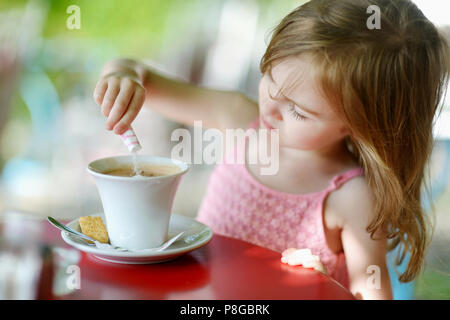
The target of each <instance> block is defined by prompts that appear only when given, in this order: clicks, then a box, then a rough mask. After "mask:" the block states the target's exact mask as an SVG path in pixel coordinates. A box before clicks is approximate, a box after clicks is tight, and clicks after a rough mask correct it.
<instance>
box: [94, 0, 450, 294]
mask: <svg viewBox="0 0 450 320" xmlns="http://www.w3.org/2000/svg"><path fill="white" fill-rule="evenodd" d="M373 5H376V6H378V8H379V9H380V13H381V14H380V18H381V20H380V27H381V28H380V29H376V28H375V29H372V28H369V27H368V23H367V20H368V19H369V17H370V16H371V15H370V14H368V13H367V12H368V10H367V9H368V7H369V6H373ZM448 54H449V50H448V45H447V43H446V42H445V40H444V38H443V37H442V36H441V35H440V34H439V33H438V31H437V29H436V28H435V27H434V26H433V24H432V23H431V22H430V21H428V20H427V19H426V18H425V17H424V15H423V14H422V12H421V11H420V10H419V9H418V8H417V7H416V6H415V5H414V4H413V3H412V2H411V1H409V0H370V1H366V0H312V1H310V2H308V3H306V4H304V5H302V6H301V7H299V8H297V9H295V10H294V11H293V12H291V13H290V14H289V15H288V16H286V17H285V18H284V19H283V20H282V21H281V23H280V24H279V25H278V27H277V28H276V29H275V31H274V33H273V36H272V39H271V42H270V44H269V46H268V48H267V51H266V52H265V54H264V56H263V58H262V61H261V72H262V75H263V77H262V79H261V82H260V86H259V103H258V104H257V103H256V102H253V101H251V100H250V99H248V98H246V97H245V96H244V95H242V94H240V93H236V92H227V91H219V90H210V89H205V88H200V87H195V86H192V85H189V84H186V83H182V82H179V81H175V80H171V79H167V78H165V77H162V76H160V75H158V74H156V73H155V72H152V71H151V70H150V69H149V68H148V67H146V66H145V65H144V64H142V63H139V62H136V61H131V60H115V61H112V62H110V63H108V64H106V65H105V67H104V69H103V74H102V77H101V79H100V81H99V83H98V84H97V87H96V89H95V92H94V98H95V100H96V101H97V103H98V104H99V105H101V109H102V112H103V114H104V115H105V116H106V117H108V119H107V122H106V127H107V129H109V130H114V132H115V133H117V134H121V133H123V132H124V131H125V130H126V129H127V128H128V127H129V125H130V124H131V123H132V121H133V120H134V118H135V117H136V115H137V114H138V112H139V110H140V108H141V106H142V104H143V103H144V100H146V102H148V103H147V105H148V106H149V107H150V108H152V109H153V110H157V111H159V112H160V113H161V114H163V115H165V116H167V117H168V118H170V119H173V120H175V121H178V122H181V123H184V124H188V125H192V124H193V122H194V120H202V121H203V124H204V125H205V126H206V127H210V128H218V129H220V130H222V131H225V130H226V129H229V128H249V127H253V128H257V127H260V128H266V129H270V130H272V129H278V130H279V131H278V132H279V170H278V172H277V173H276V174H275V175H261V174H260V170H259V169H260V168H261V166H260V165H259V164H249V163H248V161H246V163H245V164H243V165H241V164H233V163H226V162H225V163H223V164H219V165H217V167H216V168H215V170H214V172H213V173H212V176H211V178H210V180H209V185H208V189H207V192H206V196H205V199H204V201H203V203H202V205H201V208H200V211H199V213H198V220H200V221H202V222H204V223H206V224H208V225H209V226H210V227H211V228H212V229H213V231H214V232H216V233H220V234H224V235H227V236H231V237H236V238H240V239H243V240H245V241H249V242H252V243H255V244H258V245H260V246H264V247H268V248H270V249H273V250H277V251H279V252H284V256H283V261H284V262H287V263H290V264H304V265H305V266H316V267H317V268H322V267H323V269H325V270H326V271H327V273H328V274H329V275H330V276H332V277H333V278H335V279H336V280H337V281H339V282H341V283H342V284H343V285H344V286H346V287H347V288H349V289H350V290H351V292H352V293H353V294H354V295H355V296H356V297H357V298H362V299H390V298H392V292H391V286H390V280H389V275H388V270H387V267H386V252H387V250H388V249H391V248H395V247H396V246H397V245H401V246H402V247H401V248H402V251H401V255H400V257H399V259H398V260H399V261H398V262H399V263H400V262H401V261H402V260H403V258H404V255H405V254H406V253H409V254H410V260H409V263H408V266H407V269H406V271H405V272H404V273H403V274H401V275H400V277H399V279H400V281H402V282H408V281H411V280H413V279H414V278H416V277H417V275H418V274H419V272H420V270H421V267H422V264H423V261H424V256H425V249H426V247H427V244H428V243H429V234H430V233H429V231H430V230H429V223H428V220H427V217H426V213H425V212H424V211H423V209H422V207H421V194H422V190H421V186H422V184H423V182H425V180H424V176H425V171H426V164H427V161H428V159H429V156H430V153H431V150H432V143H433V136H432V124H433V118H434V116H435V113H436V110H437V108H438V105H439V102H440V99H441V93H442V91H443V89H444V88H445V86H446V81H447V76H448V61H447V59H448V58H447V57H448ZM146 97H147V99H146ZM235 151H236V152H245V159H249V157H250V155H252V154H253V155H254V154H256V153H257V152H258V150H257V146H256V145H247V144H245V145H244V146H238V148H237V149H236V150H235ZM226 157H228V155H227V156H226ZM388 239H391V241H390V242H389V246H388V241H387V240H388ZM288 248H299V249H300V248H308V249H310V250H311V251H310V252H309V251H308V250H303V251H301V252H300V253H302V254H300V255H298V254H294V255H292V251H293V250H292V249H289V250H287V251H285V250H286V249H288ZM294 253H295V252H294ZM314 256H317V257H318V258H319V259H320V261H321V264H320V263H319V264H317V263H316V264H314V263H312V264H311V261H314ZM374 277H378V278H374ZM374 279H375V280H374Z"/></svg>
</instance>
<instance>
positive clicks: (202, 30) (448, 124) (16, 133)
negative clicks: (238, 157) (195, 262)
mask: <svg viewBox="0 0 450 320" xmlns="http://www.w3.org/2000/svg"><path fill="white" fill-rule="evenodd" d="M440 1H441V2H439V3H438V2H436V1H431V0H430V1H423V0H422V1H417V3H418V5H419V7H421V5H423V6H424V8H425V7H426V8H427V10H428V11H427V12H426V14H427V15H428V14H429V16H430V17H433V18H434V17H436V18H435V19H436V20H435V21H436V22H439V23H440V24H442V23H443V24H450V18H445V17H444V18H441V15H439V11H441V12H445V10H439V8H440V7H441V5H442V4H443V3H446V1H447V0H440ZM303 2H305V1H293V0H243V1H240V0H189V1H186V0H164V1H163V0H158V1H157V0H149V1H141V0H128V1H119V0H97V1H92V0H84V1H75V0H73V1H65V0H47V1H46V0H29V1H25V0H2V1H1V2H0V168H1V170H2V176H1V180H0V191H1V192H0V210H1V209H3V210H7V209H20V210H26V211H28V212H31V213H33V214H35V215H38V216H42V217H44V216H47V215H52V216H55V217H59V218H74V217H78V216H81V215H88V214H91V213H94V212H96V211H100V210H101V204H100V202H99V198H98V193H97V191H96V188H95V185H94V183H93V181H92V179H90V178H89V177H88V176H87V174H86V172H85V167H86V165H87V163H89V162H90V161H92V160H94V159H97V158H100V157H104V156H109V155H117V154H120V153H126V152H127V150H126V149H125V147H124V146H123V145H122V143H121V141H120V139H118V138H117V137H115V136H114V135H113V134H111V133H110V132H107V131H106V130H104V119H103V117H102V116H101V114H100V110H99V108H98V107H97V106H96V105H95V103H94V101H93V99H92V92H93V89H94V87H95V84H96V81H97V80H98V77H99V73H100V70H101V67H102V65H103V64H104V63H105V62H106V61H108V60H110V59H113V58H117V57H129V58H135V59H140V60H143V61H145V62H147V63H148V64H149V65H151V66H153V67H154V68H155V69H157V70H159V71H160V72H161V73H163V74H166V75H168V76H172V77H176V78H179V79H182V80H185V81H189V82H192V83H195V84H198V85H202V86H208V87H214V88H221V89H227V90H239V91H242V92H244V93H246V94H248V95H249V96H250V97H252V98H254V99H256V98H257V86H258V82H259V79H260V73H259V60H260V59H261V56H262V54H263V53H264V50H265V48H266V45H267V43H268V40H269V37H270V31H271V29H272V28H273V27H275V26H276V24H277V23H278V22H279V21H280V20H281V18H282V17H284V16H285V15H286V14H287V13H288V12H289V11H290V10H292V9H293V8H295V7H297V6H298V5H300V4H302V3H303ZM71 5H76V6H77V7H78V8H79V9H80V22H81V24H80V29H72V30H71V29H69V28H68V26H67V22H68V19H69V20H70V17H71V15H72V14H73V12H72V13H71V12H69V13H68V12H67V9H68V7H69V6H71ZM421 8H422V7H421ZM433 8H434V10H433ZM436 9H437V10H436ZM424 12H425V11H424ZM438 19H440V20H439V21H438ZM446 19H448V20H446ZM442 119H446V120H445V121H443V122H442V121H441V122H440V124H439V126H440V128H441V129H442V130H441V132H443V133H441V134H440V135H439V136H437V144H436V148H435V152H434V154H433V160H432V163H433V165H432V171H433V172H434V173H435V175H436V176H438V177H439V178H440V180H439V181H438V183H436V187H435V188H434V191H435V195H436V197H435V205H436V211H435V215H436V222H437V223H436V225H437V228H436V232H435V238H434V240H433V243H432V246H431V248H430V252H429V255H428V258H427V262H428V264H427V267H426V269H425V272H424V274H423V275H422V276H421V277H420V279H419V280H418V281H417V282H416V284H415V286H414V289H413V290H414V297H415V298H419V299H449V298H450V277H449V270H450V267H449V266H450V251H449V249H448V248H449V246H448V243H449V240H450V217H449V214H450V190H449V188H448V187H447V185H448V177H449V174H448V171H450V166H449V163H450V151H449V150H450V143H449V139H450V133H449V131H450V130H449V128H450V120H449V119H450V116H449V112H448V111H446V112H445V114H444V115H443V117H442ZM180 126H181V125H180V124H177V123H174V122H172V121H170V120H168V119H165V118H163V117H161V116H159V115H158V114H153V113H152V112H151V111H148V110H146V111H143V112H141V114H140V115H139V117H138V118H137V119H136V122H135V124H134V127H135V130H136V132H137V134H138V136H139V137H140V139H141V142H142V145H143V147H144V152H145V153H146V154H154V155H162V156H170V148H171V145H172V144H173V143H172V142H171V141H170V133H171V132H172V131H173V129H175V128H178V127H180ZM212 168H213V167H212V166H208V165H195V166H194V167H193V170H192V171H191V172H190V173H189V175H187V176H186V178H185V179H184V181H183V183H182V184H181V185H180V188H179V191H178V193H177V197H176V200H175V204H174V209H173V210H174V212H177V213H180V214H184V215H187V216H192V217H195V215H196V210H197V209H198V206H199V204H200V201H201V199H202V196H203V194H204V191H205V187H206V182H207V179H208V176H209V174H210V172H211V170H212ZM191 183H195V185H196V186H197V188H194V190H193V188H191V187H190V185H191Z"/></svg>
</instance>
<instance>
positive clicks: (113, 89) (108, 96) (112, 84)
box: [102, 80, 120, 117]
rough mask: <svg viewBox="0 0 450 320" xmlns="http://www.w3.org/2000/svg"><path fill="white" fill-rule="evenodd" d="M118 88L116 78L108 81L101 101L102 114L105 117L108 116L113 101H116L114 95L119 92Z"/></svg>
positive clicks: (118, 84)
mask: <svg viewBox="0 0 450 320" xmlns="http://www.w3.org/2000/svg"><path fill="white" fill-rule="evenodd" d="M119 90H120V83H119V82H118V81H117V80H110V81H108V89H106V93H105V96H104V98H103V101H102V114H103V115H104V116H105V117H108V116H109V113H110V112H111V108H112V106H113V104H114V101H116V97H117V95H118V94H119Z"/></svg>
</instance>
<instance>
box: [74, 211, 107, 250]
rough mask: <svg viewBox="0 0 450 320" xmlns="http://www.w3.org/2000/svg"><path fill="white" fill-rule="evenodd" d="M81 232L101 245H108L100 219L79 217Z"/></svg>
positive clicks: (105, 232)
mask: <svg viewBox="0 0 450 320" xmlns="http://www.w3.org/2000/svg"><path fill="white" fill-rule="evenodd" d="M78 222H79V224H80V227H81V232H82V233H83V234H85V235H87V236H89V237H91V238H92V239H94V240H97V241H99V242H101V243H109V237H108V231H106V227H105V224H104V223H103V220H102V218H100V217H90V216H87V217H80V218H79V220H78Z"/></svg>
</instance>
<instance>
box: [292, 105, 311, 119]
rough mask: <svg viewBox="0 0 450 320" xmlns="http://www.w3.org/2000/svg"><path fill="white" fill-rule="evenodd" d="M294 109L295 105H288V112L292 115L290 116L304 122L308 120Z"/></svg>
mask: <svg viewBox="0 0 450 320" xmlns="http://www.w3.org/2000/svg"><path fill="white" fill-rule="evenodd" d="M295 109H296V105H295V104H293V103H289V111H290V112H291V113H292V116H293V117H294V118H295V119H296V120H306V119H308V118H307V117H305V116H304V115H302V114H301V113H299V112H297V111H296V110H295Z"/></svg>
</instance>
